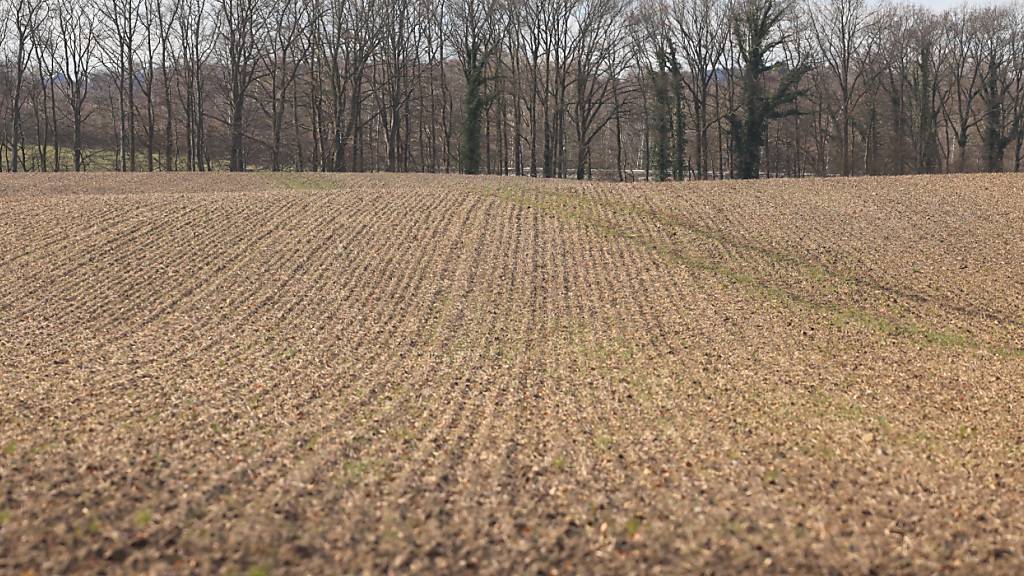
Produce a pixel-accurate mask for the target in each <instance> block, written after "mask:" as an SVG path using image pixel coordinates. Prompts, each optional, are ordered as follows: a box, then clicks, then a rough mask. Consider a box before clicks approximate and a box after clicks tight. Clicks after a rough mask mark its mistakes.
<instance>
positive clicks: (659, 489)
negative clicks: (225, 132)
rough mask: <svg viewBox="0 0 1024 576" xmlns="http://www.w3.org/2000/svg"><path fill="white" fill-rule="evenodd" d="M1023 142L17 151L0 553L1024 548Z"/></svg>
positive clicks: (261, 557) (475, 556)
mask: <svg viewBox="0 0 1024 576" xmlns="http://www.w3.org/2000/svg"><path fill="white" fill-rule="evenodd" d="M1022 460H1024V178H1022V177H1020V176H1010V175H1005V176H994V175H993V176H978V175H974V176H953V177H905V178H864V179H848V180H841V179H834V180H789V181H786V180H778V181H775V180H773V181H764V182H756V183H738V182H727V183H708V184H685V185H667V184H666V185H654V184H637V185H616V184H577V183H574V182H541V181H536V180H529V179H498V178H462V177H454V176H451V177H432V176H424V175H414V176H413V175H410V176H384V175H366V176H361V175H360V176H322V175H301V174H282V175H264V174H249V175H236V176H232V175H226V174H219V175H149V176H144V175H133V176H129V175H110V174H104V175H88V176H75V175H56V176H55V175H47V176H41V175H18V176H11V175H4V177H3V178H2V179H0V573H3V574H56V573H97V572H103V573H114V574H116V573H155V574H171V573H224V574H251V575H253V576H255V575H258V574H292V573H295V574H299V573H338V572H343V573H362V572H367V573H380V572H398V573H410V572H425V573H480V574H505V573H537V572H543V573H552V574H554V573H576V572H582V573H614V574H621V573H667V574H680V573H693V572H704V573H717V574H724V573H735V572H744V573H816V574H826V573H842V574H932V573H958V574H985V573H989V574H1020V573H1022V572H1024V465H1022Z"/></svg>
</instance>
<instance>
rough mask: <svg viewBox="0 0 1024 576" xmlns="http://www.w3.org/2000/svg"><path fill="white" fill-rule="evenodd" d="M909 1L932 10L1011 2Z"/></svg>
mask: <svg viewBox="0 0 1024 576" xmlns="http://www.w3.org/2000/svg"><path fill="white" fill-rule="evenodd" d="M907 3H908V4H920V5H921V6H926V7H928V8H931V9H932V10H945V9H947V8H953V7H955V6H959V5H961V4H970V5H973V6H989V5H997V4H1009V3H1010V1H1009V0H1004V1H1001V2H999V1H993V0H981V1H972V2H964V0H909V1H908V2H907Z"/></svg>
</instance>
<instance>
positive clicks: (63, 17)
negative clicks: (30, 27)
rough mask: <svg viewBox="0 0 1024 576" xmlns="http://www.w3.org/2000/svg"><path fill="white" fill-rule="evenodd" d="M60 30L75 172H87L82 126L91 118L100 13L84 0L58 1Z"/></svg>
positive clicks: (62, 84) (57, 18)
mask: <svg viewBox="0 0 1024 576" xmlns="http://www.w3.org/2000/svg"><path fill="white" fill-rule="evenodd" d="M55 11H56V13H55V16H56V21H57V27H58V32H59V34H58V36H59V42H58V47H59V50H60V57H59V58H58V61H59V62H60V63H61V66H62V70H61V73H62V74H63V79H62V80H63V81H62V82H60V83H59V84H60V87H61V92H62V93H63V95H64V98H65V100H66V102H67V104H68V108H70V110H71V127H72V140H71V146H72V148H73V150H74V167H75V171H76V172H78V171H81V170H83V169H84V166H83V164H82V160H83V158H82V124H83V123H84V122H85V120H86V118H87V117H88V115H87V114H86V112H85V102H86V98H87V97H88V96H89V85H90V82H91V78H92V72H93V67H94V66H95V60H94V58H95V55H94V51H95V46H96V11H95V9H94V8H93V7H92V6H91V4H90V3H89V2H87V1H86V2H82V1H80V0H58V1H57V2H56V4H55Z"/></svg>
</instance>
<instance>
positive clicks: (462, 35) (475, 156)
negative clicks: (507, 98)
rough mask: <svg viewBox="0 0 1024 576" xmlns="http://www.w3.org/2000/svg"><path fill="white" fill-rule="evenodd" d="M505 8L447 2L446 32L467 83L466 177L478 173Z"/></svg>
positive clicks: (485, 0)
mask: <svg viewBox="0 0 1024 576" xmlns="http://www.w3.org/2000/svg"><path fill="white" fill-rule="evenodd" d="M506 10H507V7H506V5H505V3H504V0H448V2H447V10H446V11H447V13H448V14H447V16H448V19H447V22H446V32H447V37H448V42H449V44H450V45H451V46H452V47H453V48H454V50H455V54H456V55H457V57H458V59H459V62H460V63H461V64H462V73H463V76H464V78H465V81H466V93H465V97H464V99H463V100H464V108H465V110H464V112H465V115H466V117H465V120H464V121H463V128H462V144H461V147H460V154H459V156H460V158H459V159H460V162H461V165H462V170H463V171H464V172H465V173H467V174H478V173H479V172H480V148H481V124H482V120H483V113H484V109H485V108H486V107H487V105H488V104H489V102H490V100H491V99H492V98H494V93H493V92H490V91H489V89H490V85H491V81H492V79H493V69H492V67H493V65H494V60H495V58H496V57H497V55H498V53H499V51H500V50H501V37H502V34H504V33H505V28H506V23H507V21H508V17H507V11H506Z"/></svg>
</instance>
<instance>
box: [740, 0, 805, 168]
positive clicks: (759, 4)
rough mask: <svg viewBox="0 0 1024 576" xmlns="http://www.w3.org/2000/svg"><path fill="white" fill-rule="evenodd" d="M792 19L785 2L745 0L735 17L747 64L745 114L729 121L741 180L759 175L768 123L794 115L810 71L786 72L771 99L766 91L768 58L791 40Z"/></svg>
mask: <svg viewBox="0 0 1024 576" xmlns="http://www.w3.org/2000/svg"><path fill="white" fill-rule="evenodd" d="M791 14H792V7H791V6H790V5H789V4H786V3H785V1H784V0H743V1H742V2H741V3H740V4H738V5H737V6H736V8H734V11H733V14H732V17H731V19H732V26H733V34H734V36H735V38H736V47H737V50H738V54H739V57H740V62H741V63H742V65H743V79H742V83H743V112H744V115H743V116H742V117H740V116H739V115H738V114H732V116H731V118H730V125H731V129H732V132H733V138H734V139H735V140H734V142H735V143H734V146H735V148H736V156H737V166H736V172H737V174H738V176H739V177H740V178H757V177H758V176H759V174H760V167H761V147H762V146H763V145H764V142H765V128H766V127H767V124H768V121H769V120H772V119H775V118H781V117H784V116H785V115H787V114H790V113H792V108H791V105H792V104H793V102H794V101H795V100H796V99H797V98H798V97H799V96H800V91H799V88H798V85H799V82H800V79H801V78H802V77H803V75H804V74H805V73H806V72H807V68H806V67H805V66H804V65H802V64H801V65H798V66H795V67H793V68H789V69H786V70H784V71H783V73H782V76H781V78H780V80H779V82H778V86H777V87H776V88H775V90H774V92H772V93H771V94H766V88H765V86H764V84H765V80H766V78H765V75H766V73H767V72H769V71H770V70H772V69H773V68H774V66H773V65H772V64H770V63H769V58H770V57H771V55H772V53H773V52H774V51H775V49H776V48H778V47H780V46H781V45H782V44H783V43H785V42H787V41H789V39H790V31H789V30H788V28H787V27H786V21H787V18H789V17H790V16H791Z"/></svg>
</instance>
